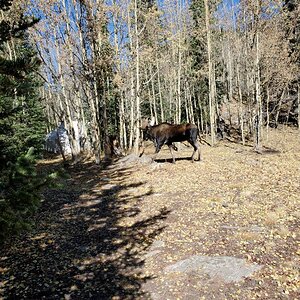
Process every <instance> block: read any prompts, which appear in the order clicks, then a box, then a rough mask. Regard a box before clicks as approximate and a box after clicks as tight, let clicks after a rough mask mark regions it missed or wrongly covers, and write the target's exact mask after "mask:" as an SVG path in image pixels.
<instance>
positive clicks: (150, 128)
mask: <svg viewBox="0 0 300 300" xmlns="http://www.w3.org/2000/svg"><path fill="white" fill-rule="evenodd" d="M142 130H143V135H144V140H151V141H153V142H154V145H155V154H154V157H153V160H154V159H155V157H156V155H157V154H158V152H159V151H160V150H161V147H162V146H163V145H164V144H166V145H167V146H168V147H169V149H170V152H171V155H172V159H173V163H175V157H174V153H173V150H175V151H177V147H176V146H175V145H174V144H173V143H175V142H184V141H188V142H189V143H190V144H191V145H192V146H193V148H194V152H193V155H192V162H194V156H195V153H196V152H198V160H199V161H200V160H201V155H200V145H199V143H198V141H197V137H198V134H199V131H198V127H197V126H196V125H194V124H180V125H175V124H170V123H167V122H164V123H161V124H158V125H152V124H149V122H148V121H144V122H143V123H142ZM142 154H143V153H142ZM142 154H141V155H142Z"/></svg>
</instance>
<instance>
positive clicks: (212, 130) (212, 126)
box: [204, 0, 216, 146]
mask: <svg viewBox="0 0 300 300" xmlns="http://www.w3.org/2000/svg"><path fill="white" fill-rule="evenodd" d="M204 5H205V24H206V37H207V55H208V82H209V83H208V84H209V116H210V134H211V144H212V146H213V145H214V144H215V140H216V137H215V109H216V108H215V93H214V75H213V73H214V67H213V61H212V47H211V31H210V13H209V7H208V0H204Z"/></svg>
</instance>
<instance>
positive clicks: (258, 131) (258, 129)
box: [255, 1, 262, 152]
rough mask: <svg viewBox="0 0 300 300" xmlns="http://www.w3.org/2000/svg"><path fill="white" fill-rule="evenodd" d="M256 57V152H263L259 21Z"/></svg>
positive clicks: (258, 9) (258, 7)
mask: <svg viewBox="0 0 300 300" xmlns="http://www.w3.org/2000/svg"><path fill="white" fill-rule="evenodd" d="M256 5H257V12H256V14H257V16H256V17H257V19H258V18H259V12H260V4H259V1H257V2H256ZM255 42H256V49H255V50H256V53H255V54H256V56H255V71H256V76H255V91H256V117H255V118H256V124H255V127H256V128H255V150H256V151H258V152H261V150H262V145H261V143H262V99H261V90H260V49H259V45H260V44H259V43H260V41H259V28H258V21H257V24H256V35H255Z"/></svg>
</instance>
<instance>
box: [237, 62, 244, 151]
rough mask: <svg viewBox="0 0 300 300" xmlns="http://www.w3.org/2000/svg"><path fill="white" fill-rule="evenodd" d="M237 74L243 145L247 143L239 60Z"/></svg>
mask: <svg viewBox="0 0 300 300" xmlns="http://www.w3.org/2000/svg"><path fill="white" fill-rule="evenodd" d="M236 75H237V84H238V90H239V119H240V120H239V123H240V128H241V134H242V143H243V145H245V133H244V109H243V96H242V87H241V79H240V68H239V62H238V63H237V66H236Z"/></svg>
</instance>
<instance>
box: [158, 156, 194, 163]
mask: <svg viewBox="0 0 300 300" xmlns="http://www.w3.org/2000/svg"><path fill="white" fill-rule="evenodd" d="M181 160H189V161H192V157H190V156H188V157H176V158H175V162H176V161H181ZM154 161H155V162H157V163H166V162H167V163H173V159H172V158H157V159H155V160H154ZM194 161H195V162H198V161H199V160H197V159H195V160H194Z"/></svg>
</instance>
